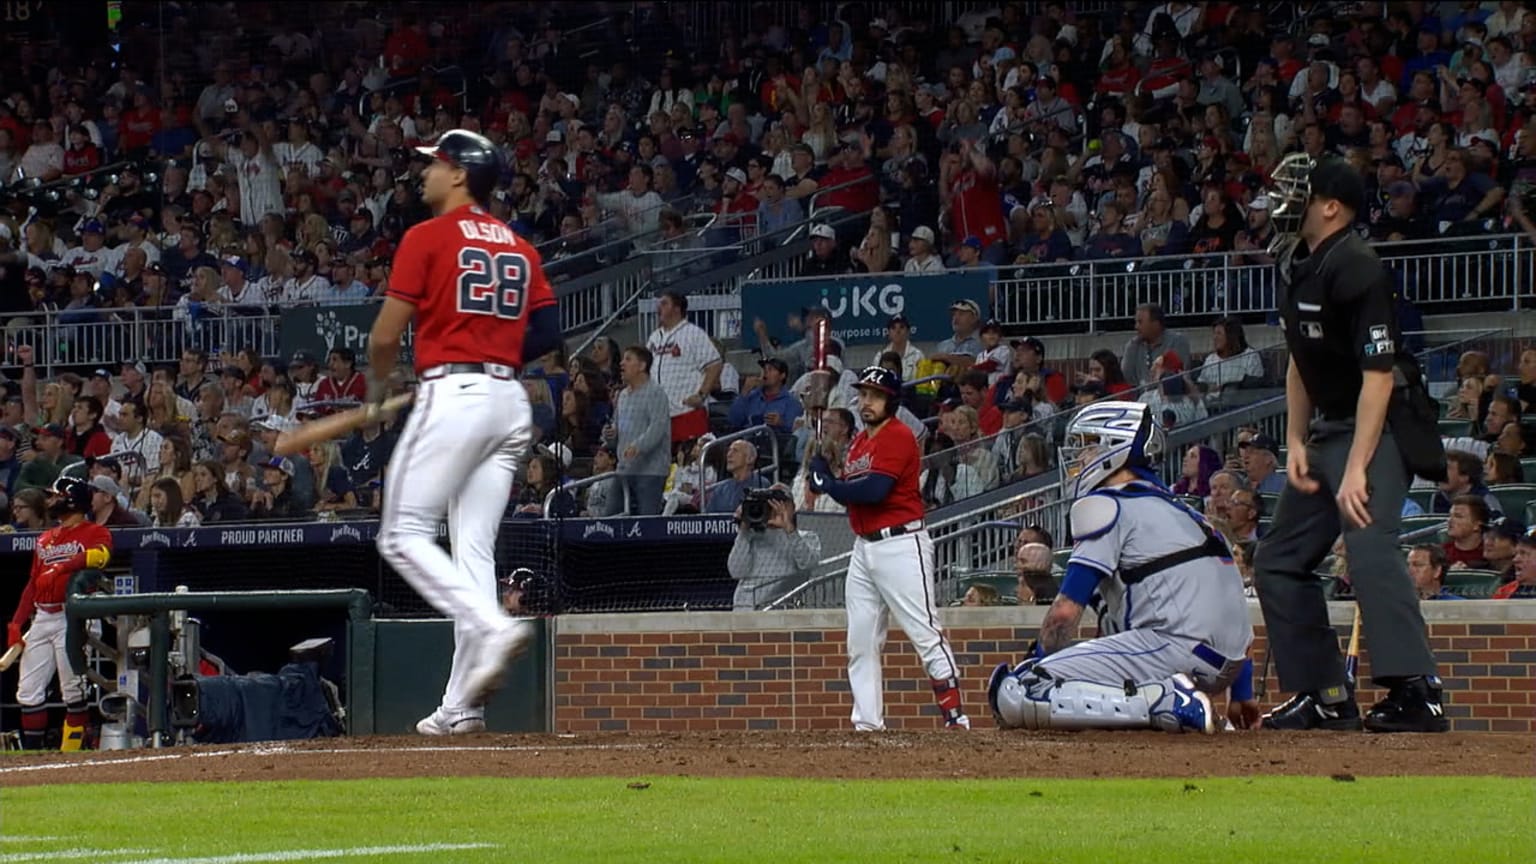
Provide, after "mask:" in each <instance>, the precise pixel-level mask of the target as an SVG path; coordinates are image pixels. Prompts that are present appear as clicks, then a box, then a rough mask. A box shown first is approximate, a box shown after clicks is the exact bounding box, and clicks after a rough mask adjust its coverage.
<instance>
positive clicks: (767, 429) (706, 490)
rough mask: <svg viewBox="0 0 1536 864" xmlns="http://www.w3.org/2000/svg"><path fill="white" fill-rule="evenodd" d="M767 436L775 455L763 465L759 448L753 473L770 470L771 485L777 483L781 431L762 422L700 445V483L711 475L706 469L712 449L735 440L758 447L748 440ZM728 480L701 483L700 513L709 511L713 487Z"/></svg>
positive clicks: (698, 464) (780, 463)
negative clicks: (706, 483)
mask: <svg viewBox="0 0 1536 864" xmlns="http://www.w3.org/2000/svg"><path fill="white" fill-rule="evenodd" d="M765 436H766V437H767V438H768V445H769V449H770V451H771V452H772V454H773V455H772V456H771V457H770V459H769V462H768V464H767V465H763V464H761V463H762V458H763V454H762V452H761V450H759V452H758V454H757V458H758V464H757V465H754V466H753V472H752V473H753V474H756V475H759V476H761V475H762V474H763V473H764V472H765V471H767V472H769V476H770V478H771V479H770V480H769V485H772V484H774V483H777V482H778V479H779V476H780V468H781V465H782V462H781V460H780V458H779V433H778V432H777V431H776V430H774V428H773V427H771V426H766V425H761V424H760V425H757V426H748V427H747V428H745V429H742V430H741V431H739V432H732V433H730V434H728V435H721V436H719V437H718V438H716V439H715V440H713V441H711V442H709V443H708V444H705V445H704V446H703V447H700V448H699V461H698V463H697V465H696V467H697V469H698V472H699V483H700V484H703V482H704V478H705V477H707V476H709V475H708V474H706V473H705V471H706V469H707V467H708V465H709V454H710V453H711V452H712V451H714V450H718V449H719V448H720V446H721V445H727V446H729V445H730V444H732V443H733V442H736V441H747V443H748V444H752V446H753V447H756V446H757V444H756V443H754V442H753V441H750V440H747V439H752V438H762V437H765ZM728 482H730V478H726V479H724V480H719V481H716V482H715V483H714V484H712V485H710V486H708V487H703V486H702V485H701V488H700V490H699V512H700V513H706V512H708V511H709V495H710V492H711V491H712V490H713V489H715V488H717V487H719V486H721V485H722V484H724V483H728Z"/></svg>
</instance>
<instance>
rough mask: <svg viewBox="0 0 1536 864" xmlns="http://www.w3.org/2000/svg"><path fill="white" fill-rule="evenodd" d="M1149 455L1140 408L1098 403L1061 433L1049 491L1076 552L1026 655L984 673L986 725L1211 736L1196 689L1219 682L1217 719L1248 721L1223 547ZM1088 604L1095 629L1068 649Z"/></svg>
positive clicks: (1158, 443) (1247, 687)
mask: <svg viewBox="0 0 1536 864" xmlns="http://www.w3.org/2000/svg"><path fill="white" fill-rule="evenodd" d="M1161 452H1162V431H1161V430H1160V429H1158V427H1157V426H1156V424H1154V423H1153V422H1152V412H1151V409H1149V408H1148V407H1147V406H1145V405H1142V404H1140V403H1136V402H1102V403H1098V404H1095V405H1092V406H1090V407H1088V408H1085V409H1083V410H1082V412H1081V413H1079V414H1078V415H1077V417H1075V418H1073V420H1072V423H1071V424H1070V425H1069V426H1068V427H1067V435H1066V446H1064V447H1062V448H1061V462H1060V464H1061V471H1062V483H1061V485H1062V489H1063V490H1067V489H1070V490H1072V495H1073V498H1075V499H1076V500H1075V501H1074V502H1073V504H1072V516H1071V519H1072V536H1073V538H1075V541H1076V545H1074V546H1073V548H1072V557H1071V558H1070V559H1068V561H1067V575H1066V578H1064V579H1063V580H1062V585H1061V593H1060V594H1058V595H1057V597H1056V600H1055V602H1054V603H1052V604H1051V608H1050V611H1049V612H1047V613H1046V618H1045V622H1044V623H1043V624H1041V626H1040V638H1039V640H1038V641H1037V642H1036V643H1035V649H1034V651H1032V652H1031V656H1030V657H1029V658H1027V659H1026V660H1025V661H1024V662H1023V663H1022V664H1020V665H1019V666H1018V667H1016V668H1013V669H1010V668H1009V667H1008V664H1006V663H1003V664H1000V665H999V666H998V667H997V668H996V669H995V670H993V672H992V679H991V681H990V682H989V683H988V686H987V699H988V701H989V702H990V703H991V705H992V710H993V712H994V713H995V714H996V716H997V723H998V726H1000V727H1002V728H1005V729H1007V728H1021V727H1022V728H1025V729H1123V728H1146V727H1148V726H1150V727H1153V728H1157V729H1163V730H1165V731H1169V732H1182V731H1186V730H1193V731H1197V732H1205V733H1211V732H1214V731H1215V728H1216V717H1215V713H1214V711H1213V710H1212V707H1211V700H1210V697H1209V696H1208V695H1207V694H1208V693H1215V692H1219V691H1221V690H1225V689H1227V688H1228V687H1231V688H1232V702H1231V704H1232V712H1231V714H1230V715H1229V718H1230V719H1232V720H1233V722H1234V723H1235V724H1237V725H1241V726H1244V727H1251V726H1253V725H1254V724H1256V723H1257V722H1258V716H1259V706H1258V703H1257V702H1255V701H1253V694H1252V671H1253V664H1252V662H1251V661H1249V660H1248V658H1247V652H1248V646H1249V643H1251V642H1252V641H1253V627H1252V625H1251V624H1249V623H1248V604H1247V601H1246V600H1244V598H1243V579H1242V576H1241V575H1240V574H1239V573H1238V572H1237V568H1236V567H1235V566H1234V565H1233V563H1232V556H1231V552H1230V550H1229V548H1228V546H1227V542H1226V540H1224V539H1222V537H1221V535H1220V534H1218V533H1216V531H1215V530H1214V529H1212V528H1211V526H1210V524H1209V523H1207V522H1206V521H1205V517H1203V516H1201V515H1200V514H1199V513H1196V512H1195V511H1193V510H1191V509H1189V508H1188V507H1186V506H1184V505H1183V504H1181V503H1179V502H1178V501H1176V500H1174V498H1173V495H1172V494H1171V493H1170V492H1169V491H1168V489H1167V488H1166V487H1164V486H1163V485H1162V483H1161V482H1159V481H1158V479H1157V476H1156V475H1155V474H1153V473H1152V471H1151V470H1150V466H1151V465H1152V464H1153V460H1154V458H1155V457H1156V456H1157V455H1159V454H1160V453H1161ZM1089 606H1093V607H1095V608H1096V609H1097V611H1098V614H1099V630H1100V633H1101V635H1100V636H1099V638H1097V639H1090V640H1088V641H1086V642H1080V643H1078V644H1076V645H1072V644H1070V643H1071V641H1072V639H1073V638H1074V637H1075V636H1076V634H1077V629H1078V625H1079V622H1080V621H1081V619H1082V615H1083V611H1084V610H1085V609H1087V608H1088V607H1089Z"/></svg>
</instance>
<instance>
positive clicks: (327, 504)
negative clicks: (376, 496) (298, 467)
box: [305, 441, 357, 512]
mask: <svg viewBox="0 0 1536 864" xmlns="http://www.w3.org/2000/svg"><path fill="white" fill-rule="evenodd" d="M305 456H306V457H307V458H308V459H309V464H310V466H311V467H312V468H313V469H314V475H315V510H316V511H317V512H336V511H338V510H355V509H357V490H356V489H355V488H353V486H352V479H351V478H350V477H348V476H347V469H346V466H345V465H343V464H342V462H341V448H339V447H337V446H336V442H335V441H324V442H321V443H319V444H316V445H314V446H312V447H310V448H309V452H308V453H306V454H305Z"/></svg>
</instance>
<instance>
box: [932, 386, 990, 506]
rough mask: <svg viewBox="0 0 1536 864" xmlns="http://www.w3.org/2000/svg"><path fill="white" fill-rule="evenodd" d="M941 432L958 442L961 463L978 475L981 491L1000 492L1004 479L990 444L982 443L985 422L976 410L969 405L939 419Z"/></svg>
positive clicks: (951, 410) (957, 455) (956, 446)
mask: <svg viewBox="0 0 1536 864" xmlns="http://www.w3.org/2000/svg"><path fill="white" fill-rule="evenodd" d="M999 425H1001V424H999ZM939 428H940V429H941V430H942V431H943V432H944V434H945V435H946V436H947V437H948V438H949V440H950V441H952V442H954V447H955V450H956V452H955V459H956V460H957V461H958V463H959V464H962V465H967V466H969V467H970V468H971V470H972V471H974V472H976V482H977V483H978V484H979V487H980V488H979V490H978V491H983V492H984V491H986V490H988V489H995V488H997V484H998V482H999V480H1000V479H1001V478H1000V477H999V475H998V470H997V459H996V458H995V457H994V456H993V455H992V451H991V449H990V448H989V447H988V443H989V442H986V441H983V440H981V421H980V419H979V417H978V416H977V414H976V409H975V408H972V407H971V406H969V405H961V406H959V407H957V408H952V409H950V410H949V411H947V412H945V413H944V415H943V416H942V417H940V418H939Z"/></svg>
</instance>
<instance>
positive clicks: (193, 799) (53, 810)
mask: <svg viewBox="0 0 1536 864" xmlns="http://www.w3.org/2000/svg"><path fill="white" fill-rule="evenodd" d="M649 782H650V784H651V785H650V786H649V788H645V789H631V788H629V783H630V781H628V780H624V779H571V780H535V779H506V780H500V779H490V778H476V779H425V780H367V781H344V782H272V783H203V784H171V783H158V784H135V785H100V786H79V785H76V786H49V787H31V788H22V789H4V790H0V839H3V838H4V837H5V836H6V835H13V836H14V835H31V836H34V837H36V836H39V835H53V836H54V837H55V838H56V839H52V840H47V841H38V840H30V841H22V840H15V839H13V840H10V841H7V842H0V861H8V860H20V859H19V858H18V857H16V856H20V855H21V854H22V853H43V852H48V851H58V850H63V849H82V848H93V849H104V850H106V849H120V848H123V849H126V848H131V849H136V850H147V851H143V852H137V853H133V854H122V855H93V856H91V857H90V858H89V859H86V858H76V859H66V858H54V859H43V860H81V861H84V860H89V861H92V862H96V861H101V862H120V861H130V860H132V861H139V860H144V859H155V858H165V859H173V860H174V859H179V858H187V857H195V856H209V857H212V856H237V855H240V854H249V853H260V852H271V851H277V850H296V849H342V848H348V847H380V846H408V845H413V844H427V843H452V844H473V843H484V844H493V846H494V847H495V848H487V849H479V850H454V851H436V852H429V853H415V854H391V855H378V856H363V857H350V858H345V859H341V860H346V861H358V860H377V861H384V862H408V861H422V862H432V864H450V862H451V864H458V862H490V861H497V862H503V861H504V862H525V861H526V862H538V864H558V862H605V864H606V862H625V861H635V862H667V864H672V862H724V861H770V862H775V864H788V862H797V861H805V862H834V861H848V862H904V861H912V862H918V861H944V862H993V861H996V862H1026V864H1054V862H1094V864H1108V862H1132V861H1155V862H1168V864H1193V862H1203V861H1210V862H1221V864H1234V862H1268V861H1275V862H1284V864H1312V862H1325V861H1347V862H1374V861H1380V862H1392V864H1400V862H1418V864H1459V862H1478V864H1494V862H1503V861H1510V862H1515V861H1518V862H1522V864H1528V862H1530V861H1532V860H1533V859H1536V840H1533V837H1536V831H1533V816H1532V814H1533V813H1536V784H1532V782H1531V781H1530V780H1529V779H1487V778H1466V777H1458V778H1361V779H1359V780H1358V781H1356V782H1353V783H1345V782H1335V781H1331V780H1327V779H1319V778H1255V779H1241V778H1237V779H1211V780H1199V781H1184V780H1014V781H990V780H989V781H941V780H932V781H881V782H876V781H847V782H839V781H816V780H775V779H745V780H710V779H694V778H673V777H663V778H654V779H652V780H650V781H649ZM8 856H9V857H8ZM34 860H36V859H34ZM224 860H238V859H235V858H226V859H224ZM289 860H298V859H289Z"/></svg>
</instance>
